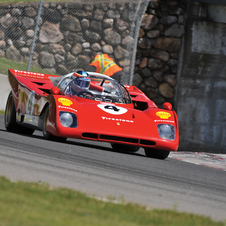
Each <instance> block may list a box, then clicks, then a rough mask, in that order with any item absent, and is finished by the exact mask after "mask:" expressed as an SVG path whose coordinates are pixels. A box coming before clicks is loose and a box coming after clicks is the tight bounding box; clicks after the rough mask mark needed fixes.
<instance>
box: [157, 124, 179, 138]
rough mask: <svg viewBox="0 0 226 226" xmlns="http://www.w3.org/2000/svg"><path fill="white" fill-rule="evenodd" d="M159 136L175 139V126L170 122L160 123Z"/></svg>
mask: <svg viewBox="0 0 226 226" xmlns="http://www.w3.org/2000/svg"><path fill="white" fill-rule="evenodd" d="M157 127H158V132H159V136H160V137H161V138H162V139H166V140H174V139H175V127H174V126H173V125H169V124H158V125H157Z"/></svg>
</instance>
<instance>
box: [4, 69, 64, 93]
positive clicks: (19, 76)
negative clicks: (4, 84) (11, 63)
mask: <svg viewBox="0 0 226 226" xmlns="http://www.w3.org/2000/svg"><path fill="white" fill-rule="evenodd" d="M14 78H16V80H17V81H18V82H19V83H20V84H21V85H23V86H26V87H27V88H28V89H30V90H32V91H34V92H35V93H36V94H39V95H46V94H50V89H51V88H52V87H53V86H54V85H53V82H52V80H51V79H50V78H56V79H58V78H61V76H57V75H49V74H43V73H37V72H30V71H21V70H13V69H8V79H9V82H10V85H11V86H12V87H13V83H14V82H13V81H14V80H15V79H14Z"/></svg>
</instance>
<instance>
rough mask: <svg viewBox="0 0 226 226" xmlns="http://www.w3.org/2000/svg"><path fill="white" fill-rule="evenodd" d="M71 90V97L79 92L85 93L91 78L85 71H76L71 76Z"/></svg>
mask: <svg viewBox="0 0 226 226" xmlns="http://www.w3.org/2000/svg"><path fill="white" fill-rule="evenodd" d="M72 78H73V80H72V81H71V84H70V85H71V90H72V94H73V95H77V94H78V93H79V92H80V91H87V90H88V89H89V86H90V82H91V78H90V76H89V74H88V73H87V72H85V71H76V72H74V74H73V75H72Z"/></svg>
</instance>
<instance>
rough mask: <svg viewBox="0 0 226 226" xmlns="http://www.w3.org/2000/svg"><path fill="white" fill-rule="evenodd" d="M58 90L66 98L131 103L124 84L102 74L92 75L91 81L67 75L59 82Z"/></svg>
mask: <svg viewBox="0 0 226 226" xmlns="http://www.w3.org/2000/svg"><path fill="white" fill-rule="evenodd" d="M58 88H59V89H60V90H61V91H62V92H63V93H64V94H65V95H66V96H78V97H81V98H86V99H91V100H96V101H102V102H111V103H122V104H130V103H131V99H130V96H129V93H128V91H127V90H126V88H125V87H124V86H123V85H122V84H120V83H118V82H117V81H116V80H114V79H111V78H110V77H108V76H103V75H101V74H100V75H96V74H95V75H90V77H89V79H88V78H82V79H81V78H80V79H73V78H72V77H71V76H69V75H66V76H64V78H62V79H61V81H60V82H59V84H58Z"/></svg>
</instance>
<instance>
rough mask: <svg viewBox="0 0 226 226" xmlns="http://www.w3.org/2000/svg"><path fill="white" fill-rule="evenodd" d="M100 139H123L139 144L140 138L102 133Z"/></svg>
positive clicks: (123, 140)
mask: <svg viewBox="0 0 226 226" xmlns="http://www.w3.org/2000/svg"><path fill="white" fill-rule="evenodd" d="M100 139H102V140H112V141H122V142H127V143H133V144H138V143H139V140H138V139H134V138H127V137H117V136H109V135H103V134H101V135H100Z"/></svg>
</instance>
